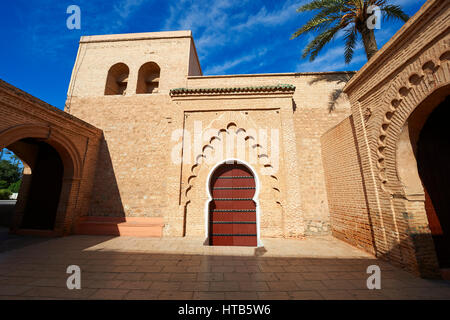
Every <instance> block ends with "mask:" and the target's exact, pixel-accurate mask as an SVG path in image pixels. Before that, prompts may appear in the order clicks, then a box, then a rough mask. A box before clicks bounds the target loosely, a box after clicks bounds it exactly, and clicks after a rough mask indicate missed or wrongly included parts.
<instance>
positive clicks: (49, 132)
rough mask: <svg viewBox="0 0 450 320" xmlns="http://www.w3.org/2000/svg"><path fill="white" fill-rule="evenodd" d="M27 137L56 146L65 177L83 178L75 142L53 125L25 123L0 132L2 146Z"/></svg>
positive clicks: (0, 144)
mask: <svg viewBox="0 0 450 320" xmlns="http://www.w3.org/2000/svg"><path fill="white" fill-rule="evenodd" d="M25 138H35V139H42V140H43V141H45V142H46V143H48V144H49V145H51V146H52V147H54V148H55V149H56V150H57V151H58V153H59V155H60V157H61V159H62V161H63V163H64V178H65V179H67V178H71V179H81V174H82V160H81V156H80V154H79V152H78V150H77V148H76V147H75V144H74V143H73V142H72V141H71V140H70V139H69V138H67V137H66V136H65V135H64V134H63V133H61V132H60V131H58V130H57V129H55V128H53V127H50V126H44V125H35V124H24V125H18V126H14V127H11V128H8V129H6V130H3V131H2V132H0V148H4V147H7V146H8V145H10V144H12V143H14V142H16V141H18V140H20V139H25Z"/></svg>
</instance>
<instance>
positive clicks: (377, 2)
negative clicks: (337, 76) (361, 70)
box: [291, 0, 409, 63]
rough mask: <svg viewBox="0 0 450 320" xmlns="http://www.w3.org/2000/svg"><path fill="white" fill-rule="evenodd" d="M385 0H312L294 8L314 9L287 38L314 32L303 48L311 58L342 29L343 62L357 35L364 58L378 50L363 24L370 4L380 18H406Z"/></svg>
mask: <svg viewBox="0 0 450 320" xmlns="http://www.w3.org/2000/svg"><path fill="white" fill-rule="evenodd" d="M387 2H388V0H312V1H310V2H309V3H307V4H304V5H303V6H301V7H300V8H298V9H297V12H307V11H314V12H316V14H315V16H314V17H312V18H311V19H310V20H309V21H308V22H306V23H305V24H304V25H303V26H302V27H301V28H299V29H298V30H297V31H296V32H295V33H294V34H293V35H292V37H291V39H294V38H297V37H300V36H302V35H304V34H306V33H310V32H313V33H316V36H315V37H314V38H313V39H312V40H311V41H310V42H309V43H308V45H307V46H306V47H305V49H304V50H303V55H302V57H303V58H306V57H308V56H309V60H310V61H314V60H315V59H316V57H317V55H318V54H319V53H320V51H321V50H322V49H323V47H324V46H325V45H326V44H327V43H329V42H330V41H332V40H333V39H334V38H335V37H336V36H337V34H338V33H339V32H340V31H343V32H344V33H345V52H344V56H345V62H346V63H350V61H351V60H352V58H353V53H354V50H355V46H356V42H357V40H358V36H359V35H361V37H362V40H363V44H364V48H365V50H366V55H367V60H369V59H370V58H371V57H372V56H373V55H374V54H375V53H376V51H377V50H378V48H377V44H376V40H375V36H374V32H373V29H370V28H369V27H368V26H367V20H368V19H369V18H370V17H371V15H372V14H373V13H369V12H370V10H369V7H370V6H377V7H378V8H379V9H380V11H381V14H382V16H383V20H384V21H389V20H402V21H405V22H406V21H407V20H408V19H409V17H408V15H407V14H406V13H404V12H403V10H402V9H401V8H400V7H399V6H397V5H392V4H388V3H387Z"/></svg>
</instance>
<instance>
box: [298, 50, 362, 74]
mask: <svg viewBox="0 0 450 320" xmlns="http://www.w3.org/2000/svg"><path fill="white" fill-rule="evenodd" d="M344 50H345V48H344V46H336V47H332V48H331V49H329V50H328V51H322V53H320V54H319V56H318V57H317V58H316V59H315V60H314V61H309V60H305V61H304V62H301V63H299V64H298V65H297V67H296V72H322V71H343V70H358V69H359V66H360V64H361V63H365V62H366V61H367V57H366V55H365V53H364V52H361V50H363V48H362V46H361V45H358V46H357V47H356V48H355V55H354V56H353V59H352V61H351V62H350V64H346V63H345V60H344Z"/></svg>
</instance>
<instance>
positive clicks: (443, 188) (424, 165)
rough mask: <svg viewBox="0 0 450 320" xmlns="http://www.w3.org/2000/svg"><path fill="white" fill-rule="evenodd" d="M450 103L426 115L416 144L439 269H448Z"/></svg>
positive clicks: (447, 98) (447, 101) (443, 103)
mask: <svg viewBox="0 0 450 320" xmlns="http://www.w3.org/2000/svg"><path fill="white" fill-rule="evenodd" d="M448 119H450V99H449V96H447V97H446V98H445V100H444V101H443V102H441V103H440V104H439V105H438V106H437V107H436V108H435V109H434V110H433V112H432V113H431V114H430V115H429V117H428V118H427V120H426V122H425V124H424V126H423V128H422V130H421V131H420V135H419V139H418V142H417V167H418V171H419V176H420V179H421V181H422V184H423V187H424V191H425V209H426V213H427V217H428V223H429V226H430V230H431V234H432V237H433V241H434V246H435V248H436V255H437V258H438V261H439V265H440V267H441V268H450V131H449V130H448Z"/></svg>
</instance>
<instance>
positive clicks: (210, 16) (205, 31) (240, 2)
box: [163, 0, 300, 60]
mask: <svg viewBox="0 0 450 320" xmlns="http://www.w3.org/2000/svg"><path fill="white" fill-rule="evenodd" d="M249 1H250V0H237V1H233V0H218V1H195V2H191V1H186V0H182V1H179V2H176V3H175V4H173V5H171V6H170V8H169V13H170V14H169V17H168V18H167V20H166V21H165V23H164V25H163V29H164V30H180V29H182V30H186V29H189V30H192V32H193V35H194V38H195V42H196V46H197V50H198V53H199V56H200V59H201V60H203V59H204V58H206V57H207V56H208V54H209V53H210V50H212V49H216V48H217V49H218V48H222V47H225V46H227V45H236V44H237V43H239V42H242V41H244V39H246V38H247V36H248V33H249V32H253V31H255V30H256V29H257V28H258V27H263V28H265V29H267V28H269V27H277V26H280V25H282V24H284V23H286V22H288V21H289V20H290V19H291V18H293V17H294V16H295V15H296V11H295V9H296V8H297V7H298V6H300V4H299V2H298V1H295V0H289V1H287V2H286V3H285V4H284V5H282V6H281V7H280V6H278V7H277V8H275V9H272V10H268V9H267V8H266V7H265V6H263V7H261V8H260V9H259V10H258V11H256V12H255V13H253V14H250V15H249V14H248V13H246V12H245V11H244V10H243V9H247V10H248V8H246V7H245V5H246V4H247V3H248V2H249ZM241 9H242V10H241Z"/></svg>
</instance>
